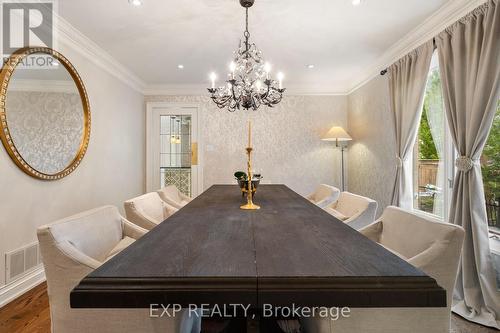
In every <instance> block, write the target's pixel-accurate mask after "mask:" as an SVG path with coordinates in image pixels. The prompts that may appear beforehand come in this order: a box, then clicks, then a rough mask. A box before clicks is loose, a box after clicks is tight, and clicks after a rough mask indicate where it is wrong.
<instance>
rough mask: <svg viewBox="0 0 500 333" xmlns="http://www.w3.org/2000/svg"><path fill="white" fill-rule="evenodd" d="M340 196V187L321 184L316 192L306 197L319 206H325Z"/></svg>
mask: <svg viewBox="0 0 500 333" xmlns="http://www.w3.org/2000/svg"><path fill="white" fill-rule="evenodd" d="M339 196H340V190H339V189H338V188H336V187H334V186H330V185H326V184H321V185H319V186H318V187H317V188H316V190H315V191H314V193H311V194H309V195H308V196H307V197H306V198H307V199H308V200H309V201H311V202H312V203H314V204H316V205H317V206H319V207H321V208H325V207H327V206H329V205H331V204H332V203H334V202H335V201H337V199H338V198H339Z"/></svg>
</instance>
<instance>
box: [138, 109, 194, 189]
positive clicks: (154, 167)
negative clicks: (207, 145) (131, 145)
mask: <svg viewBox="0 0 500 333" xmlns="http://www.w3.org/2000/svg"><path fill="white" fill-rule="evenodd" d="M148 118H149V119H148V125H149V126H148V127H149V128H148V157H147V160H148V162H147V164H148V166H147V169H148V175H147V183H148V186H147V189H148V191H156V190H158V189H160V188H162V187H165V186H168V185H175V186H176V187H177V188H178V189H179V190H180V191H181V192H182V193H184V194H186V195H188V196H190V197H196V196H197V195H198V194H199V193H200V192H201V188H202V184H201V183H200V182H201V177H200V174H199V173H200V168H199V165H198V162H199V161H198V109H197V108H196V107H189V106H175V105H167V104H151V105H148Z"/></svg>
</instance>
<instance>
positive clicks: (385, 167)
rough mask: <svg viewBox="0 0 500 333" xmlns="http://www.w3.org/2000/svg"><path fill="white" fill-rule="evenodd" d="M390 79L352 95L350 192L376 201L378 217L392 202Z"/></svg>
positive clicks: (393, 151)
mask: <svg viewBox="0 0 500 333" xmlns="http://www.w3.org/2000/svg"><path fill="white" fill-rule="evenodd" d="M393 122H394V121H393V118H392V114H391V112H390V109H389V86H388V82H387V77H386V76H378V77H376V78H374V79H373V80H371V81H370V82H368V83H367V84H366V85H364V86H363V87H361V88H359V89H358V90H356V91H355V92H353V93H352V94H351V95H349V115H348V123H349V131H350V134H351V136H352V137H353V139H354V140H353V142H352V144H351V146H350V148H349V165H350V168H349V176H348V179H349V190H350V191H351V192H354V193H358V194H360V195H364V196H367V197H370V198H372V199H374V200H376V201H377V202H378V204H379V208H378V215H380V214H381V213H382V211H383V210H384V208H385V207H386V206H388V205H389V204H390V202H391V196H392V189H393V185H394V180H395V177H396V162H395V158H396V157H395V156H396V146H395V133H394V129H393Z"/></svg>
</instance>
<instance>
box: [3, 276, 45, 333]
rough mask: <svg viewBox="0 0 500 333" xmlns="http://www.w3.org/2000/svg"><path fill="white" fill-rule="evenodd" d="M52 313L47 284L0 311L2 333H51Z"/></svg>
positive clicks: (41, 285)
mask: <svg viewBox="0 0 500 333" xmlns="http://www.w3.org/2000/svg"><path fill="white" fill-rule="evenodd" d="M49 332H50V311H49V298H48V296H47V284H46V283H42V284H40V285H39V286H38V287H36V288H34V289H32V290H31V291H30V292H28V293H26V294H24V295H23V296H21V297H19V298H17V299H16V300H14V301H12V302H10V303H9V304H7V305H6V306H4V307H3V308H1V309H0V333H49Z"/></svg>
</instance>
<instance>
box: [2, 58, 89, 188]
mask: <svg viewBox="0 0 500 333" xmlns="http://www.w3.org/2000/svg"><path fill="white" fill-rule="evenodd" d="M0 79H1V82H2V86H1V94H0V96H1V98H0V126H1V132H0V138H1V139H2V143H3V145H4V146H5V148H6V150H7V152H8V153H9V155H10V157H11V158H12V160H13V161H14V162H15V163H16V164H17V165H18V166H19V167H20V168H21V169H22V170H23V171H24V172H25V173H27V174H28V175H30V176H33V177H35V178H38V179H42V180H55V179H60V178H63V177H65V176H67V175H69V174H70V173H71V172H73V171H74V170H75V169H76V167H77V166H78V165H79V164H80V162H81V160H82V159H83V156H84V155H85V152H86V150H87V145H88V142H89V137H90V110H89V103H88V98H87V93H86V91H85V87H84V85H83V83H82V80H81V78H80V76H79V75H78V73H77V72H76V70H75V68H74V67H73V65H72V64H71V63H70V62H69V61H68V60H67V59H66V58H65V57H64V56H63V55H61V54H60V53H58V52H56V51H54V50H52V49H49V48H25V49H21V50H19V51H17V52H16V53H14V54H13V55H12V56H11V57H10V58H9V60H8V61H7V62H6V63H5V64H4V66H3V68H2V71H1V73H0Z"/></svg>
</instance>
